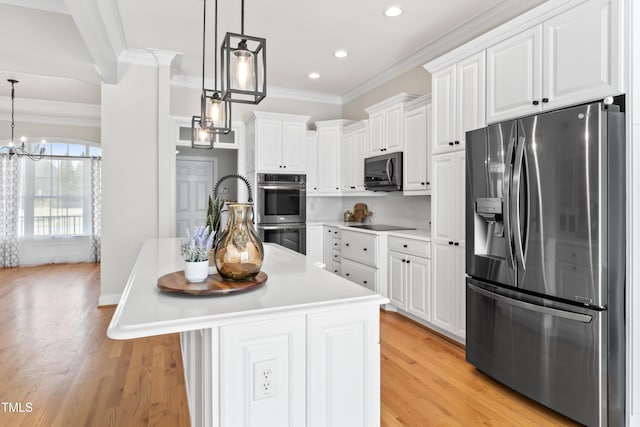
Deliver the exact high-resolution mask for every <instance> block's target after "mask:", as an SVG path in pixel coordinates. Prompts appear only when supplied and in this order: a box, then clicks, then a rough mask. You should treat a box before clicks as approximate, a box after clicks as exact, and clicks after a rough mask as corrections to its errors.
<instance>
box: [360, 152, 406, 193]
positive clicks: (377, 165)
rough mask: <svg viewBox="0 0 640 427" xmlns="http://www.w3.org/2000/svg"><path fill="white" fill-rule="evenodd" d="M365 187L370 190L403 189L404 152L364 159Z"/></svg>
mask: <svg viewBox="0 0 640 427" xmlns="http://www.w3.org/2000/svg"><path fill="white" fill-rule="evenodd" d="M364 188H365V190H369V191H402V152H397V153H389V154H383V155H381V156H375V157H369V158H366V159H364Z"/></svg>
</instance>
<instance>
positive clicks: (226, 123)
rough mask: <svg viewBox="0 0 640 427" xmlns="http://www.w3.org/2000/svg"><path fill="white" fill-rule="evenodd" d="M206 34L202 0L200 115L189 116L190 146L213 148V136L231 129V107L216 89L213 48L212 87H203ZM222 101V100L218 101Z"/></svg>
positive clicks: (216, 9) (216, 21) (216, 7)
mask: <svg viewBox="0 0 640 427" xmlns="http://www.w3.org/2000/svg"><path fill="white" fill-rule="evenodd" d="M214 30H215V32H216V35H215V44H216V45H217V44H218V0H216V1H215V28H214ZM206 35H207V0H204V7H203V23H202V94H201V96H200V115H199V116H193V117H192V118H191V147H193V148H208V149H212V148H213V143H214V141H215V136H216V135H218V134H226V133H229V132H230V131H231V108H230V106H229V103H228V102H223V101H222V98H223V96H222V93H221V92H220V91H218V83H217V79H218V55H217V52H216V49H214V89H213V90H211V89H205V87H204V81H205V58H206V56H205V54H206ZM219 101H222V102H219Z"/></svg>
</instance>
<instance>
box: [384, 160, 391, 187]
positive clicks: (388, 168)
mask: <svg viewBox="0 0 640 427" xmlns="http://www.w3.org/2000/svg"><path fill="white" fill-rule="evenodd" d="M385 171H386V172H387V179H388V180H389V182H391V174H392V173H393V165H392V164H391V159H387V166H386V168H385Z"/></svg>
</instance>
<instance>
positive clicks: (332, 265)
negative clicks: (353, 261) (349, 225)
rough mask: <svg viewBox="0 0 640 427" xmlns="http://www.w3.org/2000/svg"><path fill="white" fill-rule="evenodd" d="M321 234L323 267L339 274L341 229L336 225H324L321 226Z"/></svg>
mask: <svg viewBox="0 0 640 427" xmlns="http://www.w3.org/2000/svg"><path fill="white" fill-rule="evenodd" d="M323 234H324V239H323V241H324V264H325V269H326V270H329V271H331V272H332V273H335V274H338V275H340V271H341V268H340V265H341V264H340V263H341V262H342V255H341V253H340V251H341V248H342V245H341V241H342V238H341V236H342V230H341V229H340V228H338V227H332V226H328V225H325V226H324V227H323Z"/></svg>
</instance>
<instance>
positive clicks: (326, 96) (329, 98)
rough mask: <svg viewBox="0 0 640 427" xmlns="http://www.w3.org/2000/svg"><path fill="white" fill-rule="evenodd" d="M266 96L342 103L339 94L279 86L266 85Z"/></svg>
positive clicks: (332, 103)
mask: <svg viewBox="0 0 640 427" xmlns="http://www.w3.org/2000/svg"><path fill="white" fill-rule="evenodd" d="M267 96H271V97H274V98H280V99H291V100H294V101H306V102H316V103H318V104H331V105H342V98H341V97H340V96H339V95H335V94H330V93H322V92H312V91H307V90H298V89H290V88H285V87H280V86H267Z"/></svg>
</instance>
